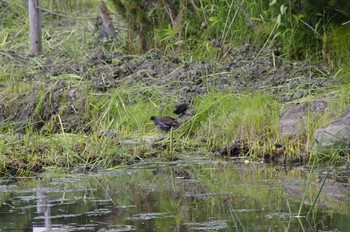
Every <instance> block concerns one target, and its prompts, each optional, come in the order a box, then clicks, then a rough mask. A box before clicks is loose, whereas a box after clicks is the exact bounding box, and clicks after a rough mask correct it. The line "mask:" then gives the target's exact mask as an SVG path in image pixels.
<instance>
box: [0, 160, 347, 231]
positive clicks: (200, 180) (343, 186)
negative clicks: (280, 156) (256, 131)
mask: <svg viewBox="0 0 350 232" xmlns="http://www.w3.org/2000/svg"><path fill="white" fill-rule="evenodd" d="M307 176H308V172H307V171H305V170H303V169H301V168H299V169H292V170H287V171H286V170H285V169H280V170H278V169H276V168H275V167H267V166H264V165H262V164H252V163H250V164H249V165H238V164H233V163H224V162H208V161H205V162H204V161H201V162H193V163H189V162H179V163H172V164H171V165H165V164H160V163H153V164H146V165H143V166H133V167H130V168H129V169H123V170H112V171H104V172H101V173H91V174H76V175H64V176H63V175H61V176H58V175H56V176H55V175H54V176H52V175H50V176H49V175H48V174H44V176H42V177H41V178H39V179H20V180H17V181H16V182H12V183H11V182H6V181H5V180H4V181H3V182H0V201H1V203H2V204H1V208H0V230H2V231H10V230H11V231H282V230H285V231H318V230H328V231H329V230H340V231H349V230H350V228H349V226H348V223H347V221H348V220H349V219H350V217H349V213H350V206H349V186H348V183H347V182H346V183H340V182H336V181H334V180H332V179H329V180H328V181H327V182H325V184H324V191H323V193H322V194H321V196H320V198H319V200H318V203H317V204H316V208H315V211H313V213H312V214H311V217H310V218H309V220H307V219H306V218H305V217H301V218H296V217H295V216H296V215H297V213H298V211H299V208H300V202H301V199H302V198H303V197H305V206H304V207H303V209H302V212H301V213H302V216H305V215H306V214H307V213H308V211H309V209H310V205H311V204H312V203H313V200H314V199H315V197H316V195H317V193H318V189H319V186H320V183H321V182H320V179H321V180H322V176H320V175H315V176H312V178H311V179H312V183H311V185H310V186H311V187H310V189H309V191H308V193H307V194H304V189H305V186H306V179H307Z"/></svg>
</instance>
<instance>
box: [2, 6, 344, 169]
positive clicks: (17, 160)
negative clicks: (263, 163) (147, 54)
mask: <svg viewBox="0 0 350 232" xmlns="http://www.w3.org/2000/svg"><path fill="white" fill-rule="evenodd" d="M76 3H77V2H75V1H72V2H70V4H72V5H69V7H68V14H70V15H76V16H77V17H78V16H79V17H87V18H91V20H90V19H85V20H81V19H79V18H73V19H71V18H65V17H62V16H57V15H50V14H49V13H45V14H44V28H43V38H44V40H43V43H44V44H43V45H44V46H43V47H44V54H43V55H42V56H37V57H34V58H28V57H26V53H27V50H28V47H29V45H28V27H29V26H28V20H27V19H26V7H25V6H23V5H21V2H20V1H10V2H9V6H8V7H9V9H16V11H14V10H13V11H11V12H10V13H8V14H6V15H1V17H4V20H3V22H2V24H1V27H2V28H1V29H4V30H0V64H1V65H2V68H1V69H0V96H1V97H2V101H1V102H0V104H2V105H1V107H2V108H1V109H2V110H4V112H5V110H6V112H13V110H12V109H13V107H18V111H17V112H18V113H17V114H18V115H6V116H4V118H7V119H6V120H3V121H1V122H0V174H4V173H11V174H14V175H30V174H31V172H35V169H36V168H38V166H43V167H45V168H47V167H49V166H58V167H73V166H75V165H76V164H83V167H84V168H91V167H101V166H102V167H112V166H115V164H116V163H120V162H136V161H138V160H142V159H145V158H151V157H152V158H153V157H156V158H160V159H171V158H173V156H176V154H180V153H186V154H192V153H201V154H202V155H212V154H213V152H216V151H219V150H220V149H222V148H225V147H230V145H232V143H234V141H237V140H239V141H242V142H243V143H246V144H248V146H249V147H250V152H249V155H250V156H251V158H252V159H258V158H260V157H262V156H264V155H265V154H268V153H273V152H274V151H273V150H274V149H275V148H274V145H275V144H276V143H279V144H284V145H285V146H286V151H285V153H286V154H288V155H290V156H293V155H305V154H307V153H310V151H311V150H312V145H313V144H314V133H315V130H316V128H319V127H322V126H324V125H326V124H327V123H329V122H330V121H331V120H332V119H335V118H336V117H338V116H339V115H340V114H341V113H342V110H343V109H345V108H346V107H347V106H348V105H350V98H349V94H348V93H349V91H350V86H349V83H350V82H349V81H348V80H347V79H348V78H347V76H346V75H344V78H343V79H344V81H343V83H342V85H339V86H333V87H329V89H323V90H322V91H316V90H312V91H311V90H310V94H309V95H308V96H307V97H306V98H304V99H301V100H299V101H309V100H313V99H318V98H324V99H326V100H327V102H328V104H329V108H328V109H327V111H326V112H325V113H324V114H323V115H322V116H320V117H318V118H317V120H313V115H310V120H309V123H308V125H307V130H306V131H305V132H303V133H302V134H301V135H300V136H299V137H298V138H295V139H288V138H283V137H282V136H281V133H280V125H279V117H280V113H281V109H282V107H283V105H282V103H281V102H280V101H278V100H277V97H276V96H274V95H272V94H270V93H269V92H255V93H251V92H249V91H247V92H242V93H230V92H222V91H220V90H218V89H210V86H209V84H205V85H204V86H205V87H206V90H207V93H206V94H203V95H200V96H197V97H196V98H195V99H193V102H192V105H191V108H192V112H193V114H192V115H191V116H190V117H187V118H186V117H185V118H183V119H179V120H180V121H181V123H182V125H181V127H180V128H178V129H176V130H173V131H172V132H171V133H168V134H163V135H164V136H165V139H164V140H163V141H161V142H157V143H156V144H155V145H152V144H153V143H152V142H149V141H147V138H148V137H151V138H154V139H153V140H155V139H156V137H157V135H158V134H162V132H160V131H159V130H157V128H156V127H155V126H154V124H153V122H152V121H150V117H151V116H152V115H156V116H161V115H169V116H174V115H173V114H172V111H173V109H174V108H175V105H176V104H178V103H179V98H178V96H176V95H175V94H173V93H169V92H167V90H166V87H167V86H162V85H151V86H150V85H146V84H145V83H142V81H140V82H138V83H135V84H134V85H132V86H127V85H123V86H119V87H116V88H109V89H106V90H97V89H98V88H95V86H94V85H95V84H96V83H95V82H94V81H95V80H101V81H105V79H106V80H107V78H108V77H105V76H103V75H104V74H102V75H101V74H100V73H99V70H98V66H97V65H95V64H94V65H91V63H90V62H91V60H93V59H94V58H96V59H101V58H100V56H99V55H100V53H99V52H101V51H103V52H102V53H103V55H106V54H107V55H110V54H113V53H115V52H119V51H120V49H121V48H120V47H118V46H119V45H118V44H117V45H116V44H114V45H111V44H109V43H99V44H98V43H97V44H96V36H97V35H96V33H95V34H94V33H93V31H94V20H93V19H92V18H94V17H95V16H96V15H97V11H96V10H95V8H96V6H97V4H98V1H86V2H84V4H83V5H82V6H80V7H79V8H78V7H76V6H75V5H74V4H76ZM202 3H206V4H207V5H206V4H204V5H203V8H201V11H203V12H206V13H208V15H209V16H208V17H209V18H208V20H209V21H210V25H209V27H208V29H207V30H206V31H204V32H202V33H201V34H200V35H199V37H198V38H197V37H195V32H194V31H191V30H193V28H191V27H192V26H193V25H192V24H189V22H190V21H186V23H188V24H186V25H187V30H188V33H189V34H188V37H186V38H184V41H186V42H188V46H187V47H186V49H192V50H186V49H183V48H184V47H183V46H180V45H181V44H180V43H177V42H178V41H176V39H177V36H176V35H174V34H172V33H175V34H176V32H174V31H171V30H172V28H169V30H170V31H169V30H168V32H167V33H168V34H167V35H168V37H166V38H165V37H164V35H163V36H162V35H161V34H158V35H157V36H159V37H157V38H156V40H157V39H159V40H162V41H161V43H166V44H165V45H164V46H168V47H167V48H166V49H168V51H172V52H175V53H176V55H179V56H180V57H181V58H182V59H186V60H190V58H188V57H195V58H198V59H205V60H208V59H212V60H217V59H220V52H221V51H220V49H218V48H214V47H212V46H211V45H210V43H211V42H210V41H211V39H212V38H213V37H218V38H221V39H222V40H223V41H224V42H226V43H227V44H231V45H232V44H240V43H243V42H244V39H245V38H247V41H248V42H254V41H255V40H261V41H260V45H262V46H264V44H265V45H266V46H268V45H269V44H270V42H271V41H272V40H275V39H276V38H277V36H276V35H277V34H276V33H280V34H278V36H280V37H283V36H287V37H289V36H292V34H293V33H295V31H288V33H287V32H284V33H283V32H281V30H282V29H283V26H285V25H282V22H277V21H276V20H277V18H278V16H279V15H280V17H289V16H290V15H289V16H288V14H290V12H289V11H287V10H286V11H280V9H275V7H276V6H266V4H263V5H258V3H256V2H254V3H252V4H253V5H252V7H251V8H250V7H248V5H244V8H245V9H246V10H247V9H249V12H248V13H249V14H250V15H251V16H253V15H255V16H256V15H257V14H258V12H260V11H264V12H263V16H264V17H268V16H269V15H270V16H271V18H270V19H269V20H267V19H266V21H267V22H269V23H267V24H266V25H265V24H263V23H262V22H261V21H260V20H259V19H258V18H253V19H254V20H255V21H254V22H256V24H257V25H258V26H260V27H259V28H258V29H257V31H252V30H251V29H249V28H248V27H247V21H246V19H245V18H244V17H243V15H242V13H241V12H240V11H239V10H238V9H237V8H236V5H235V7H232V8H231V9H230V8H227V7H228V6H226V8H225V9H221V8H220V7H219V6H217V5H215V4H214V3H215V2H214V1H202ZM47 4H48V1H44V3H43V7H48V8H49V9H51V10H53V11H55V10H58V12H60V13H62V12H61V10H59V9H56V6H49V5H47ZM225 4H228V3H227V2H225ZM247 4H248V2H247ZM50 7H51V8H50ZM266 7H267V8H266ZM272 8H273V9H272ZM16 14H18V15H20V16H21V17H17V15H16ZM188 20H189V19H188ZM231 22H232V24H231ZM243 24H244V28H243V27H242V25H243ZM62 25H63V26H62ZM237 25H240V27H237ZM260 32H261V34H260ZM159 33H164V31H159ZM191 33H192V34H191ZM334 33H335V32H334ZM254 34H256V35H255V36H256V37H254ZM257 34H260V35H257ZM270 35H271V36H270ZM345 35H347V34H346V33H345V32H344V36H345ZM337 36H338V34H334V35H332V36H331V37H330V40H331V41H332V44H333V45H334V46H335V47H337V48H338V49H339V50H340V49H344V48H346V46H347V45H346V44H345V45H344V46H345V47H343V46H342V45H341V44H340V42H339V41H341V38H344V37H343V36H341V35H339V37H337ZM285 38H286V37H285ZM198 40H200V41H201V42H200V43H198ZM270 40H271V41H270ZM184 41H182V42H184ZM294 45H295V44H294ZM176 46H179V47H181V49H183V50H182V52H181V53H177V49H176V48H175V47H176ZM344 50H345V49H344ZM169 53H171V52H169ZM339 56H345V53H340V54H339ZM111 60H112V61H111V62H112V65H111V64H110V63H107V62H106V61H105V60H100V62H101V64H103V65H104V67H107V68H109V69H111V70H112V68H113V65H114V64H115V63H116V62H118V63H120V64H122V63H123V62H124V61H119V60H117V58H113V59H111ZM334 66H336V65H334ZM344 70H345V69H344ZM342 71H343V70H342ZM342 71H341V72H339V74H341V73H343V72H342ZM345 72H346V70H345ZM212 75H215V73H214V74H210V75H208V77H207V78H208V80H209V78H210V77H211V76H212ZM334 78H335V79H338V76H336V77H334ZM97 84H98V83H97ZM71 90H75V91H76V92H77V96H75V97H73V98H74V100H72V99H71V97H69V93H70V91H71ZM15 103H16V104H15ZM26 113H30V115H29V116H28V117H24V116H23V115H25V114H26ZM311 119H312V120H311ZM145 140H146V141H145ZM332 154H333V153H332ZM330 156H331V157H333V155H330ZM339 159H340V160H342V161H344V162H348V160H346V159H345V160H344V159H342V158H339ZM325 160H326V159H325ZM328 160H330V159H328ZM326 162H328V161H326Z"/></svg>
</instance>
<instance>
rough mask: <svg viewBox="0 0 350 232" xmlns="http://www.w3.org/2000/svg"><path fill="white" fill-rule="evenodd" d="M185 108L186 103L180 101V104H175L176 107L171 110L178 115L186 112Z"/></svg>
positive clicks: (186, 106)
mask: <svg viewBox="0 0 350 232" xmlns="http://www.w3.org/2000/svg"><path fill="white" fill-rule="evenodd" d="M187 109H188V104H187V103H182V104H180V105H177V106H176V109H175V110H174V111H173V113H174V114H178V115H182V114H184V113H185V112H186V110H187Z"/></svg>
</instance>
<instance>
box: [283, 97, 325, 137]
mask: <svg viewBox="0 0 350 232" xmlns="http://www.w3.org/2000/svg"><path fill="white" fill-rule="evenodd" d="M310 104H311V105H310ZM327 107H328V104H327V102H325V101H322V100H316V101H314V102H311V103H309V102H302V103H297V104H295V105H290V106H287V107H285V108H284V109H283V111H282V116H281V119H280V125H281V132H282V135H283V136H288V137H294V136H297V135H298V134H300V133H302V132H304V131H305V130H306V125H307V120H314V119H315V117H317V116H319V115H320V113H322V112H323V111H324V110H325V109H326V108H327ZM309 112H310V113H316V114H315V115H313V116H312V118H311V119H308V113H309Z"/></svg>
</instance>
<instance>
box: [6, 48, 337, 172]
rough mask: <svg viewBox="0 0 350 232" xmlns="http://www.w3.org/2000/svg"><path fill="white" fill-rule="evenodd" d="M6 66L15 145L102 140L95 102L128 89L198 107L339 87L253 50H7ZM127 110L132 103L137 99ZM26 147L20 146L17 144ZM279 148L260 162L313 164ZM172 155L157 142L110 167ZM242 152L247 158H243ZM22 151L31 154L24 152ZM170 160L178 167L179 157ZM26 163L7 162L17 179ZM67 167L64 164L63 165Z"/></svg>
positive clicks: (224, 152)
mask: <svg viewBox="0 0 350 232" xmlns="http://www.w3.org/2000/svg"><path fill="white" fill-rule="evenodd" d="M257 54H259V55H257ZM38 59H40V62H38ZM0 63H4V64H5V63H6V64H7V65H6V66H5V68H7V69H9V70H16V73H15V75H13V74H9V75H8V80H9V81H8V82H3V86H2V89H3V90H2V91H1V92H0V122H1V128H2V130H3V131H5V132H6V131H7V132H11V131H12V132H13V133H16V136H14V138H16V137H17V138H18V137H19V138H21V137H23V134H25V133H26V132H27V131H31V132H30V133H39V134H42V135H46V136H47V135H51V134H56V133H58V134H59V133H62V132H64V133H76V134H79V133H83V134H85V135H86V136H89V135H91V134H94V133H95V134H99V136H101V128H97V127H96V126H93V125H94V123H93V122H91V117H90V116H91V112H89V110H91V108H92V109H94V110H95V111H97V112H98V110H99V108H98V107H97V106H95V105H93V103H91V96H92V97H93V98H95V99H99V98H103V97H104V98H106V96H107V97H108V96H109V95H106V93H111V92H113V91H114V90H117V89H120V88H124V87H127V86H144V87H146V88H148V87H149V88H148V90H147V91H149V89H152V88H157V90H158V91H160V92H162V96H163V97H164V99H166V98H169V99H172V100H173V101H174V102H178V103H181V102H191V101H192V100H193V99H194V98H195V97H201V96H204V95H205V94H207V93H209V92H213V91H214V92H215V91H221V92H222V93H233V94H234V93H254V92H268V93H269V94H273V95H276V96H277V97H278V99H279V101H280V102H281V103H284V102H288V101H292V100H295V99H299V98H302V97H305V96H307V95H308V94H312V93H313V92H314V91H319V89H320V88H322V87H325V86H327V85H332V84H334V80H333V79H331V78H330V76H331V73H332V71H331V70H330V69H329V68H328V67H327V66H322V65H315V64H306V63H303V62H292V61H288V60H284V59H283V57H280V56H276V55H275V53H274V51H272V50H271V51H270V50H266V51H263V52H260V51H259V50H258V49H257V48H254V47H253V46H251V45H246V46H244V47H242V48H232V49H231V50H230V52H229V53H227V54H225V56H224V57H221V59H220V61H186V60H181V59H179V58H177V57H166V56H162V55H160V54H158V53H151V54H148V55H144V56H130V55H125V54H122V53H119V52H118V53H104V52H103V49H102V48H101V47H98V48H93V49H91V50H89V51H88V52H87V53H86V55H85V56H84V57H80V58H79V59H77V60H76V61H74V58H73V57H72V56H71V55H69V54H63V53H59V52H57V53H55V52H52V53H47V54H44V55H42V56H41V57H38V58H28V57H26V56H21V55H19V54H17V53H16V52H13V51H2V52H1V53H0ZM12 72H13V71H12ZM142 91H143V90H142V89H140V92H141V93H140V95H143V97H144V100H145V101H148V97H149V96H148V92H147V91H145V93H142ZM96 102H98V100H96ZM127 104H133V102H132V97H131V100H130V101H129V102H128V103H127ZM91 105H93V107H91ZM89 107H90V108H89ZM87 109H88V111H87ZM147 117H148V116H147ZM12 132H11V133H12ZM102 134H104V131H102ZM17 135H18V136H17ZM104 136H107V137H108V136H109V137H108V139H110V140H111V141H113V142H111V145H110V147H112V146H119V145H120V144H123V141H121V140H122V139H123V138H120V135H118V132H112V133H111V135H108V133H107V135H104ZM2 138H3V139H4V138H5V139H6V142H5V143H8V142H9V140H11V138H8V135H5V134H3V136H2ZM11 141H12V140H11ZM16 143H17V142H16ZM20 143H21V142H20V141H19V142H18V144H19V145H20ZM86 143H87V144H86ZM88 143H89V142H87V141H84V142H81V143H79V144H78V145H74V146H73V145H72V146H73V148H72V149H73V150H74V151H79V150H82V151H84V147H85V146H88V145H89V144H88ZM158 143H160V144H158ZM134 146H136V145H135V144H134ZM278 146H283V145H279V144H276V145H274V146H273V148H272V149H271V150H270V151H268V152H267V153H266V154H260V156H261V157H262V158H264V159H265V161H266V162H275V161H276V163H284V164H285V163H293V164H300V163H303V162H306V161H307V158H306V157H307V152H305V154H304V155H305V157H294V158H292V159H289V158H288V159H287V158H286V155H285V153H284V149H280V148H278ZM111 149H112V148H111ZM152 149H153V150H152ZM168 149H169V146H168V145H164V144H162V142H161V141H157V139H156V143H155V144H154V145H152V148H151V151H150V150H149V148H145V147H142V148H137V149H136V150H135V148H132V149H131V151H130V150H128V151H127V153H131V154H134V155H132V156H131V157H129V158H125V157H123V156H121V155H117V156H115V157H113V158H112V159H111V162H110V163H109V165H119V164H121V163H123V162H125V161H126V162H127V163H134V162H139V161H140V160H142V159H143V158H147V157H154V156H156V155H157V154H159V153H162V151H165V150H168ZM237 149H238V150H239V152H237ZM242 149H243V152H240V151H241V150H242ZM19 150H21V151H22V152H25V150H23V149H21V148H20V149H19ZM27 150H29V151H31V152H32V153H33V152H34V153H38V154H40V153H42V154H44V153H45V152H50V151H51V150H54V149H52V148H50V145H42V146H39V147H36V148H27ZM97 150H98V149H97ZM122 152H125V151H122ZM211 152H214V153H216V154H219V157H229V158H232V157H236V156H247V155H249V154H250V148H249V147H248V145H247V144H246V143H245V142H244V141H242V143H238V144H236V143H235V142H233V144H228V145H226V146H225V148H223V149H221V150H220V149H219V150H217V149H216V150H213V151H211ZM14 153H16V152H14ZM14 153H13V152H10V153H9V154H14ZM135 154H136V157H135ZM166 159H169V160H173V159H176V157H173V156H171V157H167V158H166ZM20 160H22V161H20ZM20 160H19V161H18V160H17V159H9V160H8V161H7V163H8V165H5V166H7V169H8V170H10V173H13V172H17V171H18V170H19V169H22V168H23V167H24V168H23V169H28V168H27V167H28V165H26V163H28V162H29V161H28V158H26V157H22V158H21V159H20ZM23 160H24V161H23ZM79 160H80V161H81V160H85V161H87V162H90V161H97V162H99V160H101V159H100V158H98V155H89V156H88V157H81V158H78V159H76V162H79ZM62 162H63V163H62V164H64V162H65V161H64V159H62ZM37 163H39V164H38V165H29V166H31V167H30V169H31V170H34V171H35V172H36V171H40V170H41V168H42V167H44V166H47V165H52V164H53V163H55V162H52V161H49V162H47V161H43V160H40V162H37ZM56 164H57V163H56ZM22 166H23V167H22ZM86 168H87V169H89V168H90V167H84V170H85V169H86Z"/></svg>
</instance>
